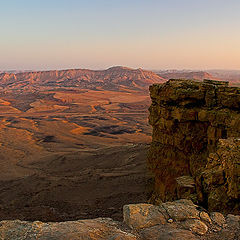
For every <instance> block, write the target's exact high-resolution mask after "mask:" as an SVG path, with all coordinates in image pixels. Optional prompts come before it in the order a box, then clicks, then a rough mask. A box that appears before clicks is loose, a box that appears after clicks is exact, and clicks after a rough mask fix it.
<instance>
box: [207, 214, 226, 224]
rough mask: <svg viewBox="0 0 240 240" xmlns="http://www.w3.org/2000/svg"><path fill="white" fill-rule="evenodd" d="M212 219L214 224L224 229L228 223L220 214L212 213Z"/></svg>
mask: <svg viewBox="0 0 240 240" xmlns="http://www.w3.org/2000/svg"><path fill="white" fill-rule="evenodd" d="M210 217H211V220H212V221H213V223H215V224H217V225H218V226H220V227H223V226H224V224H225V223H226V220H225V217H224V216H223V215H222V214H221V213H219V212H212V213H211V214H210Z"/></svg>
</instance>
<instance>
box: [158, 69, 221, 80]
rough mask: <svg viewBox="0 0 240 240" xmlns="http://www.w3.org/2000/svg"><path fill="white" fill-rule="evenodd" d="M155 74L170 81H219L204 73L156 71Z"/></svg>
mask: <svg viewBox="0 0 240 240" xmlns="http://www.w3.org/2000/svg"><path fill="white" fill-rule="evenodd" d="M156 73H157V74H158V75H159V76H161V77H163V78H165V79H171V78H175V79H194V80H200V81H202V80H204V79H212V80H219V79H218V78H216V77H215V76H213V75H211V74H210V73H208V72H205V71H187V70H165V71H156Z"/></svg>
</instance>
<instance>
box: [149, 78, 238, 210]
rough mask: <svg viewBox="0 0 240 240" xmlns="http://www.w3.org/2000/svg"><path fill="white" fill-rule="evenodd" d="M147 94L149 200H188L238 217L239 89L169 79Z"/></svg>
mask: <svg viewBox="0 0 240 240" xmlns="http://www.w3.org/2000/svg"><path fill="white" fill-rule="evenodd" d="M150 94H151V99H152V105H151V107H150V108H149V111H150V116H149V122H150V124H151V125H152V127H153V135H152V144H151V149H150V152H149V157H148V163H149V167H150V169H151V170H152V172H153V173H154V176H155V188H154V194H153V197H152V201H156V200H162V201H169V200H174V199H178V198H190V199H192V200H193V201H195V202H200V203H201V204H203V205H204V206H205V207H209V208H210V210H218V211H219V210H221V211H225V212H235V213H239V203H238V202H239V201H238V199H239V193H240V190H239V175H240V169H239V164H240V160H239V155H240V150H239V141H238V137H239V136H240V89H239V88H236V87H235V88H234V87H228V83H227V82H219V81H211V80H204V81H203V82H196V81H191V80H169V81H168V82H166V83H164V84H154V85H152V86H150ZM227 138H228V140H226V139H227ZM219 139H224V140H223V141H221V142H220V143H219ZM218 144H219V147H217V146H218ZM217 149H218V150H217ZM216 151H218V152H217V153H216ZM214 153H215V154H214ZM209 154H210V155H209Z"/></svg>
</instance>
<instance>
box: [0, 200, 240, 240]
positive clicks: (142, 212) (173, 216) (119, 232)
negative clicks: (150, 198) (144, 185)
mask: <svg viewBox="0 0 240 240" xmlns="http://www.w3.org/2000/svg"><path fill="white" fill-rule="evenodd" d="M123 216H124V223H121V222H116V221H113V220H112V219H110V218H97V219H89V220H79V221H69V222H59V223H53V222H48V223H43V222H37V221H36V222H26V221H19V220H16V221H1V222H0V239H2V240H19V239H29V240H32V239H38V240H45V239H52V240H65V239H75V240H87V239H88V240H113V239H115V240H123V239H125V240H149V239H152V240H185V239H186V240H190V239H191V240H200V239H201V240H204V239H208V240H209V239H211V240H216V239H217V240H226V239H228V240H237V239H239V236H240V228H239V222H240V216H234V215H231V214H229V215H227V216H226V217H224V216H223V215H222V214H221V213H219V212H213V213H210V214H209V213H208V212H206V211H205V210H204V209H201V208H199V207H198V206H196V205H194V204H193V203H192V202H191V201H189V200H186V199H182V200H178V201H175V202H166V203H163V204H161V205H160V206H154V205H151V204H130V205H126V206H124V207H123Z"/></svg>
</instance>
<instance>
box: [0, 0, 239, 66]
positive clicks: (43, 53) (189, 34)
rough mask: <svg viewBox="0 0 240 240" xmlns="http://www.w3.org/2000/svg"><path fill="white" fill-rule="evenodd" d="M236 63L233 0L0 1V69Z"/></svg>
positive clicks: (236, 12) (236, 16) (236, 1)
mask: <svg viewBox="0 0 240 240" xmlns="http://www.w3.org/2000/svg"><path fill="white" fill-rule="evenodd" d="M119 65H121V66H128V67H133V68H139V67H141V68H144V69H156V70H157V69H240V0H0V70H48V69H66V68H90V69H105V68H108V67H110V66H119Z"/></svg>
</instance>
